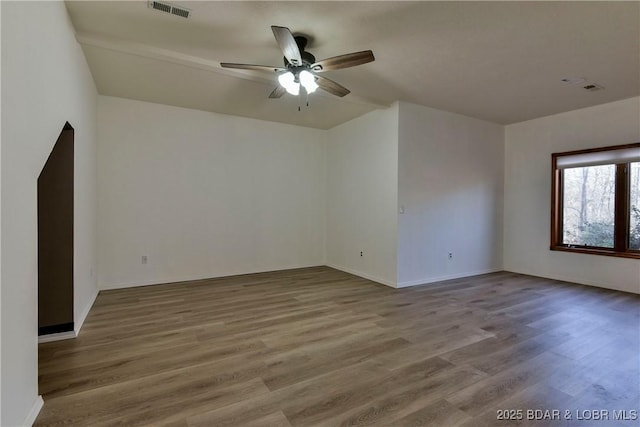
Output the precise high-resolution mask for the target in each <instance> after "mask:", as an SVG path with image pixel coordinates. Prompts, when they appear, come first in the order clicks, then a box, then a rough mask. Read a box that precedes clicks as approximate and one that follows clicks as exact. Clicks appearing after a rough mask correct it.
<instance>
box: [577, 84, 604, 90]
mask: <svg viewBox="0 0 640 427" xmlns="http://www.w3.org/2000/svg"><path fill="white" fill-rule="evenodd" d="M582 88H583V89H585V90H588V91H589V92H595V91H597V90H602V89H604V88H603V87H602V86H600V85H599V84H595V83H589V84H588V85H585V86H582Z"/></svg>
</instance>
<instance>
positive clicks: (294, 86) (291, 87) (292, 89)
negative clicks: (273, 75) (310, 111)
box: [284, 82, 300, 96]
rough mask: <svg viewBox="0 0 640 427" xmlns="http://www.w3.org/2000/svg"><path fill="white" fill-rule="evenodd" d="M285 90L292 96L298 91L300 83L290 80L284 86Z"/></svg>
mask: <svg viewBox="0 0 640 427" xmlns="http://www.w3.org/2000/svg"><path fill="white" fill-rule="evenodd" d="M284 88H285V89H286V90H287V92H289V93H290V94H291V95H293V96H298V94H299V93H300V83H296V82H291V83H290V84H289V85H288V86H285V87H284Z"/></svg>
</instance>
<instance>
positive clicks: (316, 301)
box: [36, 267, 640, 427]
mask: <svg viewBox="0 0 640 427" xmlns="http://www.w3.org/2000/svg"><path fill="white" fill-rule="evenodd" d="M39 379H40V393H41V394H42V395H43V397H44V400H45V404H44V407H43V409H42V411H41V413H40V415H39V417H38V419H37V421H36V425H38V426H49V425H62V424H64V425H74V426H108V425H127V426H138V425H147V426H151V425H153V426H160V425H171V426H185V427H196V426H243V427H246V426H356V425H375V426H423V425H424V426H426V425H432V426H465V427H471V426H473V427H476V426H507V425H536V426H537V425H540V426H542V425H544V426H565V425H567V426H587V427H589V426H614V427H618V426H620V427H622V426H638V425H640V421H638V419H637V418H636V419H635V420H634V419H633V418H634V412H632V411H636V413H635V414H637V415H638V416H640V297H639V296H637V295H632V294H626V293H622V292H615V291H609V290H604V289H597V288H591V287H586V286H579V285H574V284H569V283H565V282H559V281H554V280H548V279H541V278H537V277H531V276H524V275H519V274H513V273H504V272H503V273H495V274H488V275H483V276H476V277H472V278H465V279H459V280H451V281H447V282H441V283H436V284H431V285H424V286H418V287H412V288H406V289H391V288H388V287H386V286H383V285H379V284H375V283H373V282H371V281H368V280H365V279H361V278H358V277H355V276H352V275H349V274H346V273H342V272H339V271H336V270H333V269H331V268H328V267H316V268H306V269H298V270H289V271H282V272H273V273H262V274H252V275H244V276H236V277H230V278H221V279H212V280H201V281H194V282H186V283H176V284H167V285H158V286H147V287H140V288H132V289H123V290H113V291H103V292H101V293H100V295H99V296H98V298H97V300H96V303H95V305H94V307H93V309H92V310H91V312H90V314H89V316H88V318H87V320H86V322H85V324H84V327H83V329H82V332H81V334H80V336H79V337H78V338H76V339H75V340H68V341H59V342H53V343H47V344H41V345H40V372H39ZM536 409H541V410H549V411H551V410H554V409H555V410H559V411H560V413H561V414H562V416H561V419H560V420H531V419H527V418H528V417H527V410H536ZM499 410H514V412H513V413H512V414H507V415H510V418H516V419H511V420H509V419H507V420H498V419H497V415H498V411H499ZM518 410H522V411H523V413H522V415H521V416H520V415H518V412H517V411H518ZM602 410H606V411H608V416H607V417H606V418H605V417H604V416H603V414H604V412H598V413H597V414H599V415H600V417H601V418H605V419H602V420H589V419H588V417H590V418H593V417H594V416H596V415H595V414H596V411H602ZM623 410H624V411H626V412H625V413H622V412H615V413H614V411H623ZM565 411H569V412H568V414H570V415H571V419H570V420H569V419H565V416H566V414H567V412H565ZM621 414H623V415H625V418H628V419H627V420H614V417H615V416H618V417H620V416H621ZM534 415H535V413H534ZM517 418H523V419H517ZM580 418H582V419H580Z"/></svg>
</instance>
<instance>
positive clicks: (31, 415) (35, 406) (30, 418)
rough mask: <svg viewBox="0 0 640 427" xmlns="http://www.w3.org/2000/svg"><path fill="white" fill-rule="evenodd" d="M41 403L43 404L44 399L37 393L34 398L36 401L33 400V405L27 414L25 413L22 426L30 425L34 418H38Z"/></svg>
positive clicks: (34, 420)
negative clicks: (25, 416)
mask: <svg viewBox="0 0 640 427" xmlns="http://www.w3.org/2000/svg"><path fill="white" fill-rule="evenodd" d="M42 405H44V400H42V396H40V395H39V396H38V397H37V398H36V401H35V402H33V405H32V406H31V409H30V410H29V414H28V415H27V418H25V420H24V422H23V423H22V425H23V426H29V427H31V426H32V425H33V423H35V422H36V418H38V414H39V413H40V410H41V409H42Z"/></svg>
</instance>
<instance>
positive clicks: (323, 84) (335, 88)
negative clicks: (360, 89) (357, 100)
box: [316, 76, 351, 98]
mask: <svg viewBox="0 0 640 427" xmlns="http://www.w3.org/2000/svg"><path fill="white" fill-rule="evenodd" d="M316 83H317V84H318V86H320V89H322V90H325V91H327V92H329V93H330V94H332V95H335V96H339V97H341V98H342V97H343V96H345V95H348V94H349V93H351V91H350V90H349V89H347V88H346V87H344V86H342V85H341V84H339V83H336V82H334V81H333V80H331V79H328V78H326V77H322V76H316Z"/></svg>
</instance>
